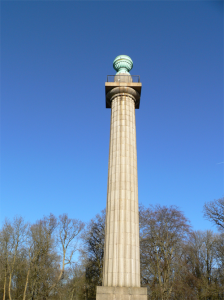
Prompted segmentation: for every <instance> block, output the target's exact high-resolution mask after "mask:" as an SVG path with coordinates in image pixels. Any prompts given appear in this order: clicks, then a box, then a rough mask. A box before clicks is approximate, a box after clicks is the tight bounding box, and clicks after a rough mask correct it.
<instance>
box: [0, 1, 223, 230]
mask: <svg viewBox="0 0 224 300" xmlns="http://www.w3.org/2000/svg"><path fill="white" fill-rule="evenodd" d="M120 54H126V55H129V56H130V57H131V58H132V60H133V61H134V67H133V70H132V71H131V73H132V74H133V75H140V78H141V81H142V85H143V89H142V97H141V107H140V109H139V110H137V111H136V125H137V152H138V180H139V202H141V203H143V204H144V205H146V206H148V205H149V204H161V205H168V206H169V205H177V206H178V207H180V209H181V210H182V211H183V212H184V213H185V215H186V217H187V218H189V219H190V221H191V223H192V225H193V228H194V229H196V230H198V229H201V230H204V229H210V228H213V229H214V227H212V226H211V224H210V223H209V222H208V221H205V220H204V219H203V214H202V209H203V205H204V203H205V202H207V201H211V200H213V199H217V198H220V197H222V196H223V195H224V188H223V167H224V157H223V2H222V1H143V2H141V1H96V2H94V1H89V2H88V1H2V2H1V76H2V78H1V81H2V87H1V113H2V124H1V211H0V222H1V223H2V222H3V220H4V219H5V217H8V218H10V219H12V218H13V216H15V215H16V214H18V215H21V216H23V217H24V218H25V219H26V220H27V221H31V222H34V221H35V220H37V219H39V218H41V217H42V216H43V215H48V214H49V213H50V212H52V213H53V214H55V215H59V214H61V213H68V214H69V216H70V217H72V218H79V219H81V220H83V221H88V220H90V219H91V218H92V217H94V216H95V214H97V213H98V212H100V211H101V210H102V209H104V208H105V206H106V193H107V168H108V155H109V132H110V110H109V109H106V108H105V88H104V84H105V81H106V76H107V75H110V74H115V71H114V70H113V67H112V62H113V60H114V58H115V57H116V56H117V55H120Z"/></svg>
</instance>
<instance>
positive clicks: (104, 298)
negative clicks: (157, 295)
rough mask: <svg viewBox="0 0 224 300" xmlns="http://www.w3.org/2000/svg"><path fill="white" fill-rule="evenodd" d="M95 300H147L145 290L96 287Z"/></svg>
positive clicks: (141, 288)
mask: <svg viewBox="0 0 224 300" xmlns="http://www.w3.org/2000/svg"><path fill="white" fill-rule="evenodd" d="M96 300H147V288H146V287H118V286H115V287H114V286H97V287H96Z"/></svg>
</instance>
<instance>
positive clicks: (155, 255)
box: [140, 205, 190, 300]
mask: <svg viewBox="0 0 224 300" xmlns="http://www.w3.org/2000/svg"><path fill="white" fill-rule="evenodd" d="M189 232H190V225H189V221H188V220H187V219H186V217H185V216H184V215H183V213H182V212H181V211H179V210H178V209H177V208H176V207H173V206H171V207H166V206H160V205H157V206H155V207H150V208H145V207H143V206H141V207H140V253H141V276H142V279H141V280H142V284H143V285H148V286H149V291H150V297H151V298H152V299H161V300H165V299H172V297H173V296H172V292H173V288H174V285H175V281H176V279H177V277H178V276H179V272H180V267H181V264H180V262H181V258H182V254H183V247H182V245H183V242H184V241H185V240H186V237H187V236H188V234H189Z"/></svg>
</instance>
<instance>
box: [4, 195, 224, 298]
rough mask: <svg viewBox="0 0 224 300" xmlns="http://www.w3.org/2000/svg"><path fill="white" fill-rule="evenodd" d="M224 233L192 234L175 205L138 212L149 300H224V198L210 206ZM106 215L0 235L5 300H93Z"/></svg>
mask: <svg viewBox="0 0 224 300" xmlns="http://www.w3.org/2000/svg"><path fill="white" fill-rule="evenodd" d="M204 217H205V218H206V219H208V220H210V221H211V222H213V224H214V225H216V226H217V228H218V233H214V232H213V231H211V230H206V231H193V230H192V227H191V224H190V222H189V220H188V219H187V218H186V217H185V216H184V214H183V212H181V211H180V210H179V209H178V208H177V207H175V206H170V207H167V206H160V205H157V206H149V207H145V206H143V205H141V206H140V207H139V221H140V224H139V225H140V256H141V286H145V287H147V288H148V289H147V290H148V296H149V299H153V300H169V299H172V300H174V299H186V300H188V299H189V300H194V299H195V300H210V299H211V300H213V299H214V300H216V299H217V300H221V299H224V198H221V199H218V200H214V201H212V202H210V203H206V204H205V205H204ZM104 226H105V210H104V211H102V212H101V213H100V214H97V215H96V217H95V218H94V219H92V220H91V221H90V222H89V223H88V224H84V223H83V222H82V221H80V220H77V219H70V218H69V217H68V215H67V214H63V215H60V216H59V217H57V218H56V217H55V216H54V215H52V214H50V215H49V216H47V217H44V218H42V219H41V220H38V221H37V222H36V223H34V224H29V223H27V222H25V221H24V219H23V218H21V217H15V218H14V220H12V221H9V220H7V219H6V220H5V222H4V223H3V225H2V227H1V229H0V299H3V300H15V299H18V300H19V299H21V300H46V299H49V300H51V299H52V300H54V299H55V300H56V299H57V300H62V299H63V300H89V299H91V300H92V299H95V297H96V286H99V285H102V275H103V274H102V270H103V255H104V229H105V227H104Z"/></svg>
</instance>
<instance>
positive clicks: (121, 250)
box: [103, 93, 140, 287]
mask: <svg viewBox="0 0 224 300" xmlns="http://www.w3.org/2000/svg"><path fill="white" fill-rule="evenodd" d="M103 286H113V287H116V286H118V287H140V252H139V215H138V179H137V150H136V125H135V102H134V99H133V96H131V95H128V94H122V93H118V94H117V95H115V96H114V97H113V100H112V103H111V129H110V152H109V169H108V187H107V212H106V229H105V250H104V269H103Z"/></svg>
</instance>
